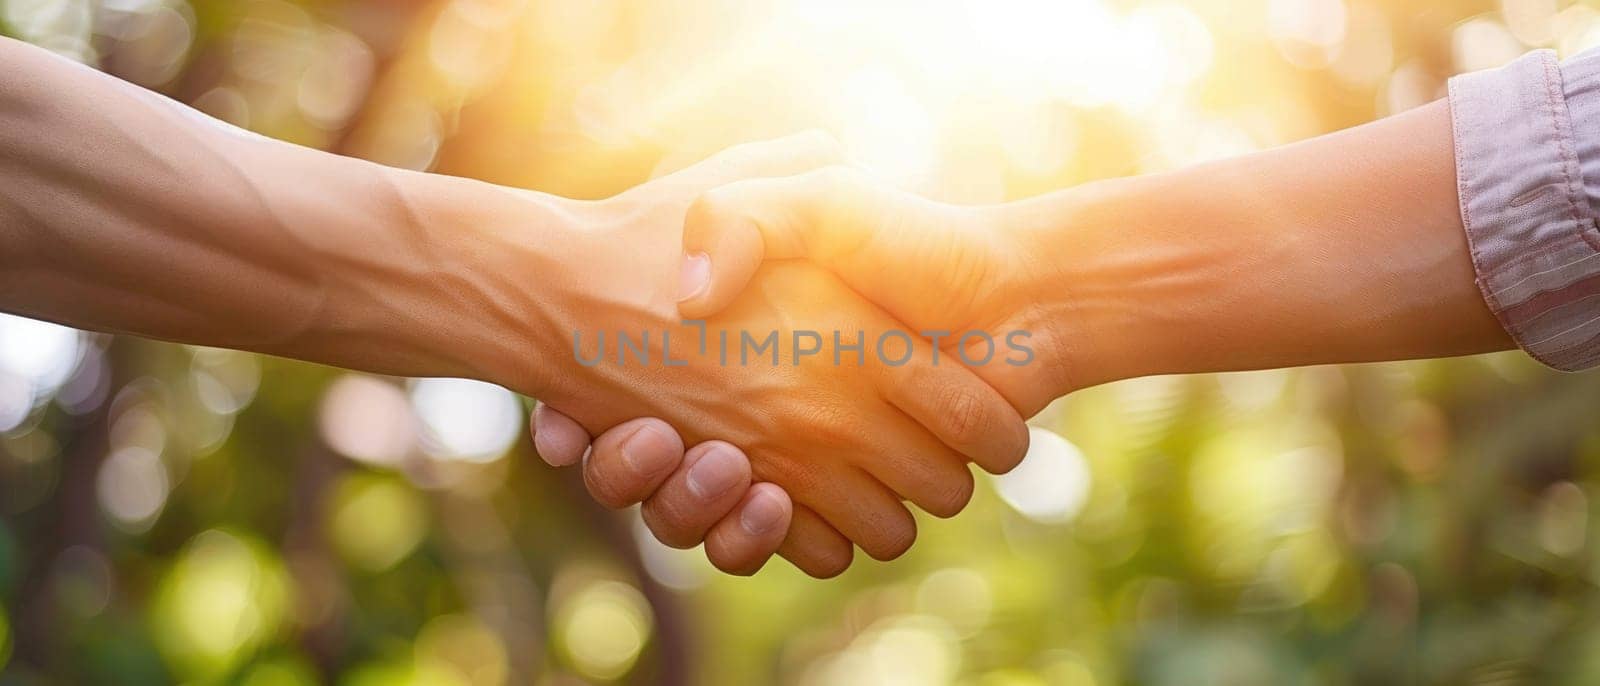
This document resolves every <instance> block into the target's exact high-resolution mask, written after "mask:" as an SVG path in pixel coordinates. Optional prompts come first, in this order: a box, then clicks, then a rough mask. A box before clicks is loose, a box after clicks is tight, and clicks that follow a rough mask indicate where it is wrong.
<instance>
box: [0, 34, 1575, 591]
mask: <svg viewBox="0 0 1600 686" xmlns="http://www.w3.org/2000/svg"><path fill="white" fill-rule="evenodd" d="M0 62H5V63H6V64H7V65H8V67H10V68H8V69H7V70H3V73H0V105H9V107H0V151H3V152H4V153H5V154H0V162H4V161H5V160H8V159H9V160H12V161H13V162H14V164H11V165H10V166H4V165H0V167H4V168H0V178H3V179H4V180H5V183H0V229H4V231H0V233H4V240H3V241H0V244H3V245H0V247H3V248H4V250H3V251H0V253H3V254H0V260H3V261H4V262H5V264H6V265H7V267H8V268H7V269H6V270H5V274H6V275H7V280H6V281H5V284H4V285H3V286H0V311H5V312H10V313H15V314H21V315H24V316H29V317H35V318H39V319H47V320H51V321H55V322H58V323H62V324H67V325H71V326H76V327H79V328H84V329H93V330H98V331H108V332H114V333H123V334H134V335H140V336H145V337H150V338H158V339H164V340H172V341H181V342H187V343H194V344H200V345H210V346H222V347H230V348H237V349H242V350H252V351H256V352H262V353H268V354H273V355H279V356H283V357H291V358H296V359H302V360H310V361H314V362H319V363H324V364H331V365H336V366H341V367H347V368H353V369H361V370H364V371H369V372H376V373H381V374H392V375H398V376H455V377H471V378H477V379H482V380H486V381H491V382H495V383H498V384H500V385H502V386H506V387H508V388H510V389H512V390H515V391H518V392H521V393H523V394H525V395H529V396H532V397H536V398H539V399H540V401H541V403H542V404H541V406H540V408H539V409H538V410H537V411H536V413H535V417H534V422H533V423H534V431H535V441H536V443H537V445H538V447H539V452H540V454H541V455H542V456H543V457H544V459H545V460H547V461H549V462H551V463H553V464H572V463H575V462H577V461H579V460H580V459H583V460H584V475H585V479H586V482H587V484H588V487H589V490H590V491H591V493H592V494H593V495H594V496H595V497H597V498H598V499H599V500H600V501H601V502H603V503H605V504H607V505H610V506H614V507H623V506H627V505H630V504H634V503H642V504H643V513H644V518H645V521H646V523H648V524H649V526H650V528H651V530H652V531H654V532H655V534H656V535H657V536H658V537H659V538H661V540H663V541H664V542H666V543H668V544H670V545H675V546H685V547H686V546H691V545H695V544H697V543H700V542H704V543H705V544H706V552H707V554H708V555H709V556H710V558H711V560H712V562H713V563H715V564H716V565H717V566H718V567H719V568H721V569H723V570H726V571H728V572H732V573H740V574H748V573H752V572H754V571H755V570H756V569H759V568H760V567H761V566H762V565H763V564H764V563H765V562H766V560H767V559H768V558H770V557H771V555H772V554H773V553H774V552H776V553H780V554H782V555H783V556H784V557H786V558H788V559H789V560H790V561H791V562H793V563H794V564H795V565H797V566H798V567H800V568H801V569H803V570H804V571H806V572H808V573H810V574H812V575H814V576H818V577H826V576H831V575H834V574H838V573H839V572H841V571H843V570H844V569H845V568H847V567H848V566H849V564H850V562H851V560H852V557H853V553H854V549H855V547H857V546H859V547H860V548H861V549H862V550H863V551H865V552H866V553H867V554H868V555H870V556H872V557H874V558H878V559H890V558H893V557H896V556H898V555H900V554H901V553H903V552H905V550H906V549H907V548H908V547H909V546H910V545H911V544H912V541H913V540H914V538H915V537H916V525H915V521H914V520H913V518H912V515H911V512H910V510H909V509H908V508H907V506H906V505H905V504H903V503H909V504H910V505H912V506H915V507H918V508H921V509H923V510H925V511H927V512H929V513H932V514H934V515H937V516H944V517H948V516H952V515H955V514H956V513H957V512H959V511H960V510H961V509H962V508H963V507H964V506H965V505H966V503H967V502H968V500H969V499H970V498H971V496H972V491H973V478H972V474H971V472H970V471H969V468H968V466H967V465H968V463H969V462H970V463H974V464H976V465H977V466H978V467H980V468H982V469H984V470H987V471H989V472H995V473H999V472H1004V471H1006V470H1009V469H1011V468H1013V467H1015V466H1016V465H1017V463H1018V461H1019V460H1021V459H1022V456H1023V454H1024V453H1025V452H1026V451H1027V447H1028V445H1027V444H1028V431H1027V428H1026V426H1025V425H1024V424H1023V419H1024V418H1025V417H1028V416H1030V415H1032V414H1034V413H1036V412H1038V411H1039V410H1040V409H1041V408H1043V407H1044V406H1045V405H1046V404H1047V403H1048V402H1050V401H1051V400H1052V399H1054V398H1057V397H1059V396H1061V395H1064V394H1066V393H1069V392H1071V391H1073V390H1076V389H1079V388H1084V387H1087V386H1092V385H1095V384H1099V383H1103V382H1107V381H1112V380H1116V379H1124V378H1130V377H1135V376H1143V375H1149V374H1163V373H1187V372H1211V371H1229V370H1244V369H1260V368H1267V367H1285V366H1294V365H1307V364H1323V363H1334V362H1361V361H1376V360H1394V359H1412V358H1421V357H1442V356H1448V355H1462V354H1469V353H1477V352H1486V351H1491V350H1503V349H1507V348H1510V347H1512V346H1513V340H1512V337H1511V336H1510V335H1509V334H1508V333H1507V330H1506V328H1505V327H1503V326H1502V325H1501V323H1500V320H1499V319H1497V318H1496V314H1495V313H1494V312H1492V311H1491V310H1490V308H1489V306H1488V303H1486V301H1485V297H1484V293H1483V292H1480V290H1479V288H1478V278H1477V277H1478V275H1477V274H1476V273H1475V271H1474V263H1473V253H1472V251H1471V249H1470V246H1469V245H1468V242H1467V239H1466V236H1467V233H1466V232H1465V231H1464V230H1463V221H1462V216H1461V208H1462V207H1464V206H1466V205H1467V204H1470V203H1472V202H1478V203H1479V204H1480V205H1481V204H1483V202H1485V201H1483V200H1481V198H1480V199H1478V200H1474V197H1475V196H1472V195H1471V194H1470V193H1466V194H1465V195H1462V196H1459V197H1458V192H1457V178H1456V160H1455V158H1454V150H1455V140H1454V139H1453V137H1452V127H1451V109H1450V107H1449V103H1447V102H1443V101H1441V102H1436V103H1433V104H1430V105H1426V106H1423V107H1418V108H1415V109H1413V110H1410V111H1407V112H1404V113H1402V114H1399V115H1396V116H1393V117H1389V118H1387V119H1383V120H1380V121H1377V122H1373V123H1371V124H1367V125H1365V126H1361V127H1357V128H1354V129H1349V130H1346V131H1341V132H1337V133H1333V134H1329V135H1326V136H1321V137H1318V138H1314V139H1310V140H1307V141H1303V142H1300V143H1297V144H1294V145H1290V146H1285V147H1281V148H1276V149H1271V150H1265V151H1261V152H1258V153H1254V154H1250V155H1245V156H1241V157H1237V158H1233V159H1228V160H1219V161H1215V162H1210V163H1207V164H1203V165H1198V166H1195V167H1191V168H1188V169H1183V170H1178V171H1173V172H1168V173H1164V174H1153V175H1147V176H1140V177H1130V178H1125V179H1116V180H1110V181H1101V182H1096V183H1092V184H1086V185H1083V186H1078V187H1075V188H1070V189H1065V190H1060V191H1056V192H1053V193H1049V194H1045V195H1041V196H1037V197H1034V198H1031V199H1027V200H1021V201H1017V202H1011V203H1005V204H998V205H990V206H972V207H963V206H953V205H947V204H942V203H938V202H933V201H930V200H927V199H924V198H921V197H917V196H915V195H911V194H908V193H904V192H900V191H896V190H893V189H891V188H887V187H885V186H883V185H881V184H879V183H877V182H875V181H874V180H872V179H871V178H870V177H868V176H867V175H865V174H863V173H861V172H859V171H855V170H852V169H850V168H848V167H846V166H843V165H841V163H840V162H841V160H840V155H839V153H838V151H837V149H836V146H835V145H833V143H832V142H831V141H830V139H828V138H827V137H826V136H823V135H820V134H802V135H798V136H793V137H790V138H786V139H782V140H778V141H773V142H768V143H759V144H753V145H746V146H742V147H738V148H734V149H732V150H729V151H726V152H724V153H721V154H719V155H717V156H715V157H713V158H712V159H710V160H707V161H705V162H702V163H700V164H698V165H695V166H693V167H690V168H688V169H685V170H683V171H680V172H677V173H675V174H672V175H670V176H666V177H664V178H660V179H657V180H655V181H652V182H649V183H646V184H644V185H641V186H639V187H637V188H634V189H632V190H629V191H627V192H625V193H622V194H620V195H618V196H616V197H613V198H609V199H606V200H599V201H582V200H571V199H567V198H561V197H556V196H551V195H546V194H542V193H536V192H531V191H524V190H517V189H511V188H506V187H502V186H495V185H491V184H487V183H482V182H478V181H472V180H467V179H462V178H456V177H450V176H443V175H437V174H424V173H418V172H412V171H404V170H398V169H393V168H389V167H382V166H379V165H375V164H372V163H369V162H364V161H361V160H356V159H351V158H345V157H339V156H335V155H329V154H327V153H323V152H319V151H315V150H310V149H306V148H301V147H298V146H294V145H288V144H284V143H280V142H277V141H272V140H269V139H265V138H262V137H259V136H253V135H248V134H244V133H242V132H240V131H238V130H236V129H232V128H230V127H227V126H226V125H222V124H220V123H217V122H215V121H212V120H209V119H207V118H205V117H204V116H203V115H199V114H198V113H195V112H193V111H190V110H187V109H185V108H183V107H181V106H178V105H176V104H174V103H172V102H170V101H167V100H165V99H164V98H161V97H159V96H155V95H152V94H149V93H147V92H144V91H142V90H140V89H137V88H135V87H133V86H130V85H128V84H126V83H123V82H121V81H117V80H115V79H112V78H110V77H107V76H105V75H103V74H99V73H96V72H93V71H91V70H87V69H83V68H81V67H80V66H79V65H76V64H73V63H70V62H68V61H66V60H63V59H61V58H59V57H56V56H55V55H52V54H50V53H48V52H45V51H43V50H39V49H37V48H33V47H31V46H25V45H22V44H20V43H16V42H14V41H8V40H5V39H0ZM1541 73H1543V72H1541ZM1541 92H1542V91H1541ZM63 131H71V132H73V135H72V136H63V135H62V134H61V132H63ZM152 141H155V142H157V143H152ZM1485 159H1488V158H1485ZM1495 159H1499V158H1495ZM1469 162H1470V160H1469ZM1545 187H1546V186H1530V188H1540V189H1542V188H1545ZM1548 187H1552V188H1553V187H1556V186H1553V185H1552V186H1548ZM1563 187H1564V186H1563ZM1462 188H1467V186H1462ZM1496 188H1499V187H1498V186H1497V187H1496ZM1467 190H1468V191H1470V190H1472V189H1470V188H1467ZM1497 192H1498V191H1497ZM1545 195H1550V196H1552V197H1554V196H1557V195H1561V194H1544V195H1535V194H1531V193H1524V194H1523V195H1522V196H1519V197H1520V199H1519V200H1518V202H1521V201H1522V199H1526V200H1527V201H1528V202H1530V203H1531V202H1533V201H1535V200H1539V199H1541V198H1544V197H1545ZM1496 197H1497V196H1496ZM1506 197H1507V198H1510V197H1511V195H1507V196H1506ZM1561 197H1566V196H1564V195H1562V196H1561ZM1552 202H1553V201H1552ZM1491 209H1493V208H1492V207H1491ZM1520 211H1521V210H1519V212H1520ZM1512 214H1516V213H1512ZM1516 216H1521V215H1516ZM1529 216H1532V215H1529ZM1563 216H1565V215H1563ZM1574 216H1575V215H1574ZM1480 219H1481V217H1480ZM1479 228H1480V229H1482V228H1483V227H1482V226H1480V227H1479ZM1491 228H1493V227H1491ZM1518 235H1520V234H1518ZM1529 235H1533V234H1532V233H1529ZM1552 235H1554V234H1552ZM1574 236H1576V234H1574ZM1583 240H1587V238H1586V237H1585V238H1584V239H1583ZM1563 245H1567V244H1563ZM1571 245H1573V246H1579V247H1583V248H1585V249H1587V247H1588V244H1586V243H1583V242H1582V241H1581V240H1580V241H1578V242H1576V243H1571ZM1563 249H1565V248H1563ZM1506 250H1510V248H1506ZM1530 254H1531V255H1533V256H1539V257H1541V259H1543V257H1545V256H1547V255H1545V253H1541V252H1538V251H1534V252H1532V253H1530ZM1551 254H1554V253H1551ZM1563 254H1566V253H1563ZM1582 254H1583V255H1588V256H1587V257H1578V258H1575V261H1572V262H1571V263H1570V264H1568V265H1567V267H1568V268H1572V269H1579V268H1581V267H1582V266H1583V264H1584V263H1586V262H1587V261H1588V260H1589V258H1590V257H1592V253H1587V252H1585V253H1582ZM1551 259H1554V258H1551ZM1516 264H1519V265H1522V264H1524V263H1523V262H1516ZM1541 264H1543V263H1540V262H1532V261H1529V262H1526V265H1531V266H1528V268H1529V269H1535V268H1537V267H1538V266H1539V265H1541ZM1559 271H1560V270H1559V269H1556V268H1551V269H1544V270H1543V271H1538V272H1537V273H1535V274H1533V275H1532V276H1527V277H1526V278H1521V279H1520V280H1516V279H1510V277H1504V278H1501V281H1502V282H1504V281H1508V280H1509V281H1511V282H1512V283H1511V284H1510V285H1506V286H1504V287H1503V288H1502V289H1501V290H1500V291H1498V293H1499V294H1500V296H1501V297H1510V296H1516V297H1523V298H1528V300H1527V302H1525V303H1524V304H1523V305H1519V306H1517V307H1516V308H1512V309H1511V310H1508V311H1507V312H1509V313H1510V314H1506V312H1502V314H1503V315H1505V316H1508V317H1513V318H1516V317H1524V318H1526V319H1527V321H1529V322H1534V324H1528V325H1527V326H1535V328H1532V329H1527V328H1526V327H1524V329H1525V330H1523V334H1524V336H1525V337H1527V336H1533V333H1538V336H1537V337H1536V339H1535V340H1533V342H1534V343H1536V344H1541V345H1545V346H1546V347H1547V348H1549V347H1551V346H1557V344H1559V347H1560V349H1559V350H1557V351H1556V352H1557V353H1560V355H1564V357H1560V356H1558V359H1562V360H1567V361H1569V362H1570V361H1574V360H1576V361H1579V362H1581V361H1585V360H1590V361H1592V360H1593V359H1600V358H1597V357H1595V353H1594V352H1593V351H1592V349H1591V348H1589V347H1585V346H1584V345H1579V344H1577V343H1578V342H1581V341H1580V340H1579V339H1581V338H1582V337H1583V336H1589V335H1590V334H1586V333H1583V332H1584V329H1583V326H1586V325H1587V324H1583V323H1582V322H1585V321H1586V322H1588V324H1593V322H1595V321H1600V318H1591V317H1592V315H1591V314H1589V312H1588V311H1587V310H1581V309H1578V305H1577V303H1580V302H1586V300H1584V299H1583V298H1582V297H1581V296H1582V293H1580V292H1578V291H1574V292H1573V293H1572V294H1566V295H1562V296H1560V297H1549V298H1547V297H1545V296H1546V295H1549V293H1543V294H1541V293H1542V292H1541V291H1538V290H1537V289H1536V288H1535V287H1536V286H1541V285H1551V284H1554V285H1555V286H1560V285H1562V284H1566V283H1567V281H1560V282H1555V281H1551V282H1550V283H1549V284H1547V283H1546V281H1549V280H1550V279H1551V278H1554V277H1551V276H1550V275H1551V274H1557V273H1558V272H1559ZM1584 273H1586V272H1584ZM1506 274H1510V272H1507V273H1506ZM1562 278H1566V277H1562ZM1573 278H1576V277H1573ZM1530 279H1531V280H1532V281H1530ZM1539 279H1544V280H1539ZM1484 283H1485V287H1486V288H1487V287H1489V286H1490V285H1492V284H1493V283H1495V282H1492V281H1485V282H1484ZM1571 283H1581V284H1590V283H1592V282H1591V281H1571ZM1587 287H1588V286H1584V288H1587ZM1574 288H1577V287H1576V286H1574ZM1584 292H1587V291H1584ZM1507 294H1510V295H1509V296H1508V295H1507ZM1535 295H1538V297H1534V296H1535ZM1588 300H1592V298H1589V299H1588ZM1511 302H1516V301H1511ZM1540 307H1549V308H1555V309H1556V310H1561V311H1562V312H1564V313H1565V314H1562V315H1561V316H1559V317H1557V316H1551V317H1543V314H1542V313H1543V312H1544V310H1539V309H1538V308H1540ZM1562 308H1565V309H1562ZM1551 311H1554V310H1551ZM1541 317H1543V318H1542V319H1541ZM1508 321H1510V320H1508ZM1518 321H1521V320H1518ZM1569 322H1579V324H1578V326H1570V325H1569ZM1563 327H1565V328H1563ZM1594 341H1600V338H1591V339H1590V342H1591V343H1593V342H1594ZM1569 366H1571V367H1572V368H1577V367H1578V366H1581V365H1578V364H1576V363H1574V364H1572V365H1569ZM685 446H690V447H688V449H687V450H685ZM585 455H587V458H584V456H585Z"/></svg>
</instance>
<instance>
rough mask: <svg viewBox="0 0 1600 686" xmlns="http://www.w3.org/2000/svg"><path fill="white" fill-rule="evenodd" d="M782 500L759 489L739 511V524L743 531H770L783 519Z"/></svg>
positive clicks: (755, 532)
mask: <svg viewBox="0 0 1600 686" xmlns="http://www.w3.org/2000/svg"><path fill="white" fill-rule="evenodd" d="M783 510H784V508H783V502H782V501H780V500H778V496H775V495H773V494H771V493H768V492H766V491H759V492H757V493H756V494H755V497H753V498H751V499H750V502H748V503H745V506H744V511H743V512H740V513H739V524H740V525H741V526H743V527H744V530H745V531H748V532H750V533H751V534H752V535H755V536H760V535H761V534H764V533H767V532H768V531H771V530H772V529H773V527H776V526H777V525H778V524H779V523H780V522H782V521H783Z"/></svg>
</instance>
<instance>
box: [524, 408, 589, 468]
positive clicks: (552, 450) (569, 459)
mask: <svg viewBox="0 0 1600 686" xmlns="http://www.w3.org/2000/svg"><path fill="white" fill-rule="evenodd" d="M528 429H529V431H531V432H532V433H533V447H534V450H536V451H538V453H539V457H540V458H541V459H543V460H544V461H545V462H546V463H548V464H549V465H550V466H552V467H566V466H570V465H575V464H577V463H578V461H579V460H582V459H583V454H584V453H585V452H586V451H588V450H589V432H588V431H585V430H584V428H583V427H582V426H581V425H579V424H578V422H576V421H574V420H573V419H572V418H571V417H568V416H566V415H564V414H561V413H560V412H557V411H555V410H553V409H551V408H550V406H549V405H546V404H544V403H539V404H538V406H536V407H534V408H533V417H532V418H531V419H530V420H529V427H528Z"/></svg>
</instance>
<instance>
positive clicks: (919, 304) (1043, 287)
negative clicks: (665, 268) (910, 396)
mask: <svg viewBox="0 0 1600 686" xmlns="http://www.w3.org/2000/svg"><path fill="white" fill-rule="evenodd" d="M1006 219H1007V217H1006V214H1005V211H1003V210H1002V209H999V208H992V207H961V206H955V205H947V204H942V203H937V202H934V201H931V200H927V199H925V198H921V197H918V196H916V195H912V194H910V193H905V192H901V191H897V190H893V189H890V188H887V187H885V186H882V185H880V184H878V183H877V182H875V181H874V180H872V179H871V178H869V177H868V176H866V175H865V174H864V173H862V172H860V171H857V170H854V169H851V168H848V167H832V168H828V169H823V170H819V171H814V172H810V173H807V174H802V175H799V176H793V177H787V178H780V179H757V180H750V181H742V182H738V183H733V184H729V185H726V186H721V187H718V188H716V189H713V190H711V191H709V192H707V193H706V194H705V195H704V196H702V197H701V198H700V200H699V201H697V202H696V203H695V204H694V205H693V207H692V208H691V209H690V211H689V214H688V218H687V221H686V225H685V228H684V243H683V251H684V255H685V257H684V260H685V264H686V265H690V266H691V267H692V269H694V270H695V271H696V272H697V273H700V274H704V275H705V278H704V279H703V280H701V282H699V283H697V284H695V285H694V286H692V287H691V288H690V290H691V294H690V296H689V297H688V298H686V299H685V300H683V301H682V302H681V303H680V304H679V310H680V312H681V313H682V314H683V316H685V317H688V318H697V317H707V316H711V315H713V314H715V313H717V312H719V311H721V310H722V309H723V308H724V307H726V306H728V304H729V303H730V302H732V301H734V300H735V298H737V297H738V296H739V294H740V293H741V292H742V291H743V290H744V289H745V288H746V287H747V284H748V283H749V282H750V281H751V279H752V277H753V275H755V274H756V273H757V269H758V268H759V267H760V265H761V263H762V261H763V260H783V259H791V258H806V259H809V260H811V261H812V262H813V263H815V264H817V265H819V266H821V267H823V268H825V269H827V270H829V271H831V272H832V273H833V274H834V275H836V276H838V277H839V278H840V279H842V280H844V282H845V283H846V284H848V285H849V286H850V288H851V289H853V290H855V291H856V292H857V293H860V294H861V295H862V296H864V297H866V298H867V299H868V300H871V301H873V302H874V303H877V304H878V305H880V306H882V307H883V308H884V309H885V310H886V311H887V312H888V313H889V314H891V315H893V316H894V317H895V318H896V319H899V320H900V321H903V322H906V323H907V324H909V325H911V326H912V327H914V328H916V329H917V330H919V331H922V332H937V334H938V336H937V340H935V342H936V343H937V344H939V345H940V347H941V348H942V349H943V350H945V351H946V353H947V354H949V355H951V356H955V355H958V354H961V355H965V358H964V359H965V360H966V361H967V363H968V364H970V365H972V366H973V369H974V371H975V372H976V373H977V374H978V375H979V376H981V377H982V378H983V379H984V380H985V381H987V382H989V383H990V384H991V385H992V386H993V387H994V388H995V389H997V390H999V391H1000V392H1001V393H1002V394H1003V395H1005V397H1006V398H1007V399H1008V400H1009V401H1010V402H1011V403H1012V404H1013V405H1014V406H1015V407H1016V408H1017V409H1018V410H1019V411H1020V412H1021V413H1022V414H1023V415H1031V414H1033V413H1035V412H1037V411H1038V410H1040V409H1042V408H1043V407H1044V405H1045V404H1047V403H1048V402H1049V401H1050V400H1052V399H1054V398H1056V397H1058V396H1060V395H1062V394H1064V393H1065V392H1066V390H1069V389H1071V388H1073V387H1074V384H1075V380H1074V379H1071V378H1069V369H1068V367H1069V366H1070V365H1068V364H1067V363H1066V357H1067V354H1066V351H1067V350H1068V349H1069V348H1070V347H1072V346H1079V347H1081V346H1084V345H1087V344H1088V343H1090V341H1085V340H1082V339H1081V338H1079V337H1075V336H1073V335H1070V334H1068V332H1067V331H1066V330H1065V323H1066V322H1068V321H1070V320H1071V319H1072V316H1071V313H1068V312H1063V311H1061V310H1062V306H1061V304H1060V303H1062V302H1063V300H1064V298H1062V297H1061V294H1060V293H1049V292H1048V291H1049V290H1050V289H1052V288H1053V289H1054V290H1057V291H1059V290H1061V287H1060V286H1059V285H1053V284H1058V283H1059V280H1058V279H1053V278H1051V277H1050V276H1049V275H1050V274H1051V273H1052V272H1053V266H1052V265H1050V264H1048V263H1047V262H1046V261H1045V260H1044V258H1043V257H1041V255H1042V254H1043V251H1038V250H1035V249H1034V246H1033V245H1031V243H1030V237H1029V236H1027V235H1025V234H1022V233H1020V232H1018V231H1016V230H1015V229H1013V228H1011V227H1012V226H1014V225H1015V223H1014V222H1009V221H1006ZM691 267H686V269H689V268H691ZM929 335H930V336H932V335H933V334H929ZM1019 347H1025V348H1027V349H1028V350H1029V351H1032V353H1033V354H1032V355H1025V354H1023V352H1022V351H1021V350H1020V349H1018V348H1019ZM1024 359H1026V362H1023V360H1024ZM980 361H984V363H983V364H975V363H977V362H980ZM1019 362H1021V363H1019Z"/></svg>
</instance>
